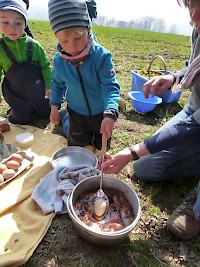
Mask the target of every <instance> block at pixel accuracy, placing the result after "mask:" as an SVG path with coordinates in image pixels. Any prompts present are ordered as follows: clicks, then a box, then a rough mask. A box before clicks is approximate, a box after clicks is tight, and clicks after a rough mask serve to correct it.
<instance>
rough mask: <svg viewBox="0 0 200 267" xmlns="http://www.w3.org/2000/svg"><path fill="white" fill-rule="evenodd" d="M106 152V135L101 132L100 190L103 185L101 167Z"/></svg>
mask: <svg viewBox="0 0 200 267" xmlns="http://www.w3.org/2000/svg"><path fill="white" fill-rule="evenodd" d="M106 151H107V134H106V132H103V134H102V145H101V179H100V189H102V183H103V167H102V164H103V163H104V154H105V153H106Z"/></svg>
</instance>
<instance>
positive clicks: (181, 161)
mask: <svg viewBox="0 0 200 267" xmlns="http://www.w3.org/2000/svg"><path fill="white" fill-rule="evenodd" d="M192 113H193V111H192V110H191V109H189V108H188V107H187V106H186V107H185V108H184V109H183V110H182V111H180V112H179V113H177V114H176V115H175V116H174V117H173V118H172V119H171V120H169V121H168V122H167V123H166V124H165V125H163V126H162V127H161V128H160V129H159V130H158V131H157V132H156V133H159V132H161V131H163V130H165V129H169V128H170V126H172V125H175V124H177V123H178V122H180V121H184V120H187V118H188V117H190V116H191V115H192ZM199 127H200V126H199ZM156 133H155V134H156ZM133 168H134V172H135V174H136V175H137V177H138V178H139V179H141V180H144V181H152V182H153V181H167V180H173V179H180V178H184V177H192V176H197V175H200V136H199V135H194V136H193V135H191V137H190V138H187V139H186V140H185V141H184V142H183V143H181V144H180V145H177V146H172V147H171V148H167V149H166V150H161V151H159V152H157V153H154V154H150V155H147V156H144V157H141V158H140V159H139V160H137V161H135V162H134V164H133ZM194 212H195V215H196V217H197V218H199V219H200V184H199V186H198V190H197V201H196V203H195V206H194Z"/></svg>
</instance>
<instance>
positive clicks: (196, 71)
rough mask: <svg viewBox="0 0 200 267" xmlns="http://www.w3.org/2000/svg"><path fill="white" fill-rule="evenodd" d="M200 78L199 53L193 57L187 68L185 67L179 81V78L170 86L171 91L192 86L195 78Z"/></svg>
mask: <svg viewBox="0 0 200 267" xmlns="http://www.w3.org/2000/svg"><path fill="white" fill-rule="evenodd" d="M199 79H200V55H199V56H198V57H196V58H195V59H194V61H193V62H192V63H191V65H190V66H189V68H188V69H187V71H186V73H185V75H184V77H183V79H182V80H181V82H180V83H179V78H177V79H176V82H175V83H174V85H173V86H172V88H171V90H172V92H173V93H175V92H178V91H181V90H183V89H188V88H190V87H191V86H193V85H194V84H195V83H196V81H197V80H199Z"/></svg>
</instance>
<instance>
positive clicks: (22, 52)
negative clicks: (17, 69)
mask: <svg viewBox="0 0 200 267" xmlns="http://www.w3.org/2000/svg"><path fill="white" fill-rule="evenodd" d="M2 38H3V39H4V41H5V43H6V45H7V46H8V48H9V50H10V51H11V53H12V54H13V55H14V57H15V59H16V61H17V62H18V63H25V62H27V60H28V59H27V50H28V36H27V34H26V33H24V34H23V35H22V37H21V38H19V39H17V40H16V41H12V40H10V39H9V38H7V37H6V36H5V35H4V34H2ZM32 50H33V52H32V62H34V63H36V64H37V65H38V66H39V67H40V69H41V73H42V76H43V79H44V82H45V87H46V89H51V66H50V61H49V59H48V57H47V54H46V53H45V51H44V49H43V48H42V46H41V45H40V44H39V43H38V42H37V41H36V40H35V39H32ZM11 66H12V62H11V61H10V59H9V58H8V57H7V55H6V53H5V51H4V49H3V48H2V46H1V45H0V76H1V80H2V78H3V74H4V73H5V72H7V71H8V69H9V68H10V67H11Z"/></svg>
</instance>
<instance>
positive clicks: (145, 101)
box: [128, 91, 162, 113]
mask: <svg viewBox="0 0 200 267" xmlns="http://www.w3.org/2000/svg"><path fill="white" fill-rule="evenodd" d="M128 96H129V97H130V99H131V103H132V106H133V107H134V108H135V109H136V110H137V111H138V112H142V113H146V112H150V111H152V110H154V108H155V107H156V105H158V104H161V103H162V98H161V97H159V96H154V97H152V96H151V95H150V94H149V97H148V98H144V94H143V92H139V91H131V92H129V93H128Z"/></svg>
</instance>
